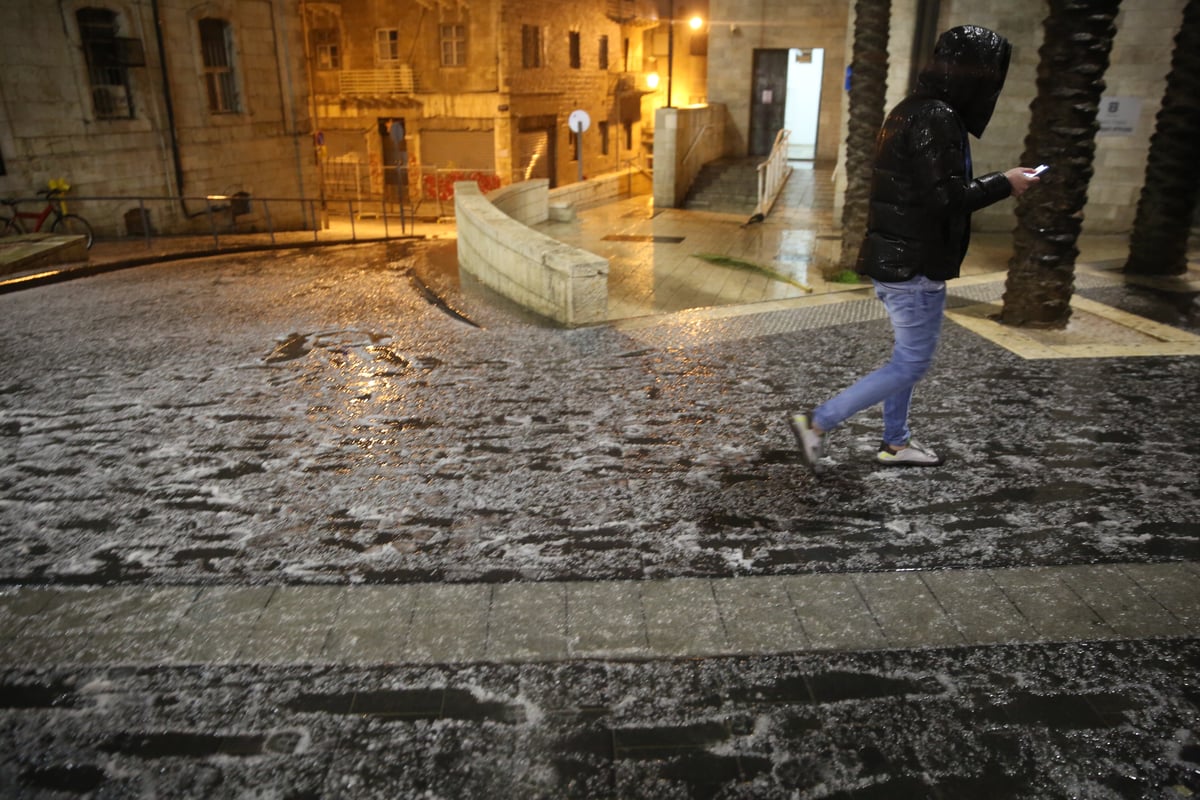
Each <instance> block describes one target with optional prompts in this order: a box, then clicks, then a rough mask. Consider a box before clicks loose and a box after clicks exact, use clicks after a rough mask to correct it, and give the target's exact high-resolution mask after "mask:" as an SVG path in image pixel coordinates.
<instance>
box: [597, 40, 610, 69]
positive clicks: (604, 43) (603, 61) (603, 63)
mask: <svg viewBox="0 0 1200 800" xmlns="http://www.w3.org/2000/svg"><path fill="white" fill-rule="evenodd" d="M597 51H598V52H599V54H600V56H599V58H600V63H599V66H600V69H604V70H606V69H608V37H607V36H601V37H600V46H599V47H598V48H597Z"/></svg>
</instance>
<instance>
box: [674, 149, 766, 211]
mask: <svg viewBox="0 0 1200 800" xmlns="http://www.w3.org/2000/svg"><path fill="white" fill-rule="evenodd" d="M761 161H762V159H761V158H758V157H755V158H751V159H746V158H729V159H719V160H717V161H710V162H709V163H707V164H705V165H704V167H703V168H702V169H701V170H700V174H699V175H697V176H696V180H695V181H693V182H692V188H691V189H689V190H688V195H687V199H686V200H684V205H683V207H684V208H686V209H688V210H690V211H717V212H721V213H724V214H745V215H746V216H747V217H748V216H750V215H751V214H753V213H754V207H755V206H756V205H758V164H759V162H761Z"/></svg>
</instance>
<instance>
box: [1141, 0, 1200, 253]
mask: <svg viewBox="0 0 1200 800" xmlns="http://www.w3.org/2000/svg"><path fill="white" fill-rule="evenodd" d="M1157 119H1158V123H1157V125H1156V127H1155V130H1154V135H1153V136H1152V137H1150V155H1149V158H1148V159H1147V161H1146V180H1145V183H1143V184H1142V195H1141V198H1140V199H1139V200H1138V207H1137V216H1136V217H1135V218H1134V221H1133V232H1132V234H1131V235H1130V237H1129V261H1128V262H1126V264H1125V272H1127V273H1136V274H1139V275H1182V274H1183V273H1185V272H1187V244H1188V235H1189V233H1190V231H1191V225H1192V214H1193V213H1195V210H1196V202H1197V200H1198V199H1200V158H1197V157H1196V143H1195V140H1196V136H1197V135H1200V0H1189V1H1188V4H1187V7H1186V8H1184V10H1183V26H1182V27H1181V28H1180V29H1179V34H1178V35H1177V36H1176V37H1175V52H1174V55H1173V56H1172V58H1171V72H1170V74H1169V75H1167V91H1166V94H1165V95H1164V96H1163V104H1162V108H1161V109H1160V110H1159V112H1158V118H1157Z"/></svg>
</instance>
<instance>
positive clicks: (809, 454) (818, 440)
mask: <svg viewBox="0 0 1200 800" xmlns="http://www.w3.org/2000/svg"><path fill="white" fill-rule="evenodd" d="M787 423H788V427H789V428H791V429H792V435H793V436H795V437H796V444H797V445H798V446H799V447H800V456H801V458H803V459H804V464H805V466H807V467H808V468H809V469H810V470H812V472H813V474H814V475H815V474H817V473H819V472H820V471H821V463H820V462H821V456H823V455H824V454H825V437H824V436H823V435H822V434H819V433H817V432H816V431H814V430H813V429H812V423H811V422H810V421H809V417H808V414H792V415H791V416H789V417H788V418H787Z"/></svg>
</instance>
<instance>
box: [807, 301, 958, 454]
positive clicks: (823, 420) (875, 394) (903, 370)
mask: <svg viewBox="0 0 1200 800" xmlns="http://www.w3.org/2000/svg"><path fill="white" fill-rule="evenodd" d="M875 291H876V294H877V295H878V296H879V299H880V300H882V301H883V304H884V306H885V307H886V308H887V311H888V317H889V318H890V320H891V322H892V331H893V334H894V336H895V344H894V346H893V348H892V358H891V360H890V361H888V363H887V364H885V365H883V366H882V367H880V368H879V369H877V370H875V371H874V372H872V373H870V374H868V375H866V376H864V377H862V378H860V379H859V380H858V381H857V382H856V383H855V384H854V385H853V386H850V387H849V388H847V389H846V390H845V391H843V392H841V393H840V394H838V395H837V396H835V397H833V398H831V399H830V400H828V401H826V402H825V403H822V404H821V405H820V406H818V407H817V408H816V409H814V410H813V413H812V427H813V429H814V430H815V431H817V432H821V433H823V432H826V431H831V430H833V429H834V428H836V427H837V426H839V425H841V424H842V423H843V422H845V421H846V420H847V419H849V418H850V417H852V416H854V415H855V414H857V413H858V412H859V411H862V410H863V409H866V408H870V407H871V406H873V405H875V404H876V403H880V402H884V401H888V402H887V403H886V407H885V409H884V439H885V441H887V442H888V443H889V444H893V443H895V444H903V443H904V442H906V441H907V440H908V407H909V400H910V398H911V397H912V388H913V386H914V385H915V384H916V383H917V381H919V380H920V379H921V377H922V376H924V375H925V373H926V372H927V371H928V370H929V367H930V365H932V363H933V355H934V352H935V351H936V349H937V343H938V338H939V336H940V333H941V327H942V312H943V310H944V309H945V304H946V289H945V284H944V283H941V282H939V281H930V280H928V279H926V278H924V277H918V278H914V279H913V280H911V281H906V282H904V283H882V282H880V281H876V283H875Z"/></svg>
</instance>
